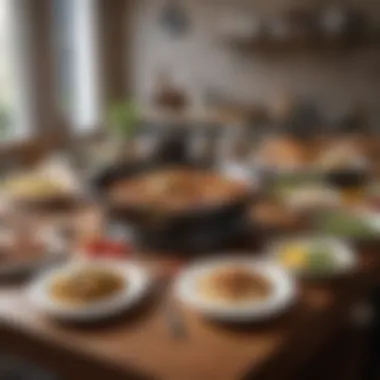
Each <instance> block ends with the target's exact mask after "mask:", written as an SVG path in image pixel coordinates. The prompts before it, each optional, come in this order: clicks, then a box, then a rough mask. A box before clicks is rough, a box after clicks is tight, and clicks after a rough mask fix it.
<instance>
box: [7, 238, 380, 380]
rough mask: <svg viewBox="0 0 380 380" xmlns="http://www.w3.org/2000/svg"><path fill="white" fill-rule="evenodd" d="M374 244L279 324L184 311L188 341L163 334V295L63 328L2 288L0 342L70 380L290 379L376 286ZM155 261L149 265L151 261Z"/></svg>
mask: <svg viewBox="0 0 380 380" xmlns="http://www.w3.org/2000/svg"><path fill="white" fill-rule="evenodd" d="M377 247H378V245H377V246H376V245H373V246H371V247H366V248H365V249H364V248H362V249H360V254H359V255H358V256H359V265H358V268H357V269H356V270H355V272H354V273H352V274H350V276H349V277H346V278H342V279H339V280H335V281H333V282H329V283H324V284H321V283H319V284H318V283H305V282H303V283H302V284H301V286H300V289H301V290H300V297H299V301H298V302H297V303H296V304H295V305H294V306H293V307H292V308H291V309H290V310H289V311H288V312H286V313H285V314H284V315H282V316H281V317H279V318H277V319H275V320H272V321H267V322H264V323H255V324H252V325H246V326H244V327H239V328H238V327H236V326H235V327H233V326H225V325H220V324H215V323H212V322H207V321H205V320H203V319H201V318H200V317H199V316H197V315H196V314H195V313H193V312H190V311H188V310H183V316H184V319H185V321H186V326H187V328H188V336H187V337H185V338H182V339H179V338H174V337H173V336H171V335H170V334H169V332H168V330H167V326H166V323H165V319H164V315H163V312H162V304H163V299H164V297H165V296H164V295H163V294H159V292H152V293H154V294H152V295H151V296H150V297H148V299H147V300H145V302H143V303H142V305H141V306H140V307H139V308H137V310H135V311H134V312H132V313H130V314H124V315H123V316H120V317H119V318H117V319H115V320H114V321H109V322H108V323H103V324H101V325H94V326H86V327H84V326H82V327H79V326H68V325H61V324H58V323H57V322H54V321H52V320H50V319H48V318H46V317H44V316H43V315H41V314H40V313H39V312H38V311H36V310H35V309H34V308H33V307H32V305H31V304H30V302H29V300H28V299H27V296H26V295H25V293H24V292H23V287H22V286H20V285H5V284H3V285H1V286H0V322H1V323H0V341H1V342H3V344H5V345H6V347H7V348H9V349H14V350H15V351H17V352H19V353H21V354H25V355H27V356H29V357H33V358H34V359H35V360H37V361H40V362H42V363H43V364H45V365H47V366H51V367H53V368H56V369H58V370H59V371H60V372H61V373H63V374H65V375H67V376H68V378H70V379H75V378H79V373H80V374H81V376H82V377H81V378H83V376H84V377H85V378H87V377H89V378H90V377H91V378H93V379H97V378H99V379H103V378H108V379H118V378H120V379H121V378H126V377H128V378H129V377H130V378H137V379H140V378H141V379H165V380H178V379H181V380H195V379H197V380H198V379H207V380H213V379H215V380H238V379H243V378H252V379H260V380H263V379H276V378H278V376H279V375H278V374H281V379H286V378H287V376H288V377H291V376H292V374H293V373H294V371H296V370H297V369H298V368H299V367H300V366H301V365H303V364H304V363H305V361H307V360H308V359H309V358H310V357H311V356H312V355H313V354H314V353H315V352H316V351H317V350H318V348H320V347H321V345H322V344H323V343H325V342H326V341H328V339H330V338H331V336H332V335H333V334H334V333H335V332H336V331H338V330H339V328H340V327H342V326H343V325H344V324H345V322H346V321H347V316H348V315H349V312H350V311H351V309H352V308H353V307H355V306H356V305H357V304H358V302H360V301H362V300H363V299H365V298H366V297H367V296H368V295H369V293H370V292H371V290H372V289H373V288H374V287H375V285H376V277H377V275H378V274H379V273H380V257H378V255H376V250H377ZM152 260H153V262H154V261H155V260H154V259H152Z"/></svg>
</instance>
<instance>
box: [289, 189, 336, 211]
mask: <svg viewBox="0 0 380 380" xmlns="http://www.w3.org/2000/svg"><path fill="white" fill-rule="evenodd" d="M282 197H283V199H284V201H285V203H286V204H287V205H288V206H289V207H291V208H292V209H294V210H305V209H317V210H318V209H322V210H323V209H328V208H333V207H338V206H339V205H340V204H341V197H340V194H339V193H338V192H337V191H335V190H334V189H332V188H329V187H318V186H314V187H313V186H301V187H299V188H296V189H289V190H285V191H284V192H283V194H282ZM313 198H314V199H313Z"/></svg>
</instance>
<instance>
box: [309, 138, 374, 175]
mask: <svg viewBox="0 0 380 380" xmlns="http://www.w3.org/2000/svg"><path fill="white" fill-rule="evenodd" d="M366 164H367V159H366V155H365V154H364V152H363V150H362V149H360V147H359V146H358V144H357V143H355V141H351V140H342V141H334V142H332V143H331V145H330V146H328V147H327V148H325V149H322V150H321V152H320V154H319V157H317V159H316V166H317V167H318V168H320V169H322V170H325V171H337V170H346V169H353V168H355V169H361V168H363V167H365V166H366Z"/></svg>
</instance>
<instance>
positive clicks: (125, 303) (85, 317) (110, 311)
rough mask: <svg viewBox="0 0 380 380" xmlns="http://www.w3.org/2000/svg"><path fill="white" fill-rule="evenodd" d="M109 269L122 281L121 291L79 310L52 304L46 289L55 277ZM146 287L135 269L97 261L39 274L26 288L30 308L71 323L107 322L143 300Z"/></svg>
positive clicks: (144, 274) (144, 278)
mask: <svg viewBox="0 0 380 380" xmlns="http://www.w3.org/2000/svg"><path fill="white" fill-rule="evenodd" d="M86 267H90V268H102V269H104V268H109V269H110V270H111V271H113V272H115V273H117V274H118V275H120V276H121V277H122V278H123V279H124V283H125V286H124V288H123V289H122V290H121V291H119V292H117V293H116V294H115V295H113V296H111V297H109V298H106V299H104V300H101V301H98V302H93V303H91V304H88V305H86V306H83V307H78V306H71V305H66V304H64V303H60V302H58V301H56V300H54V299H53V298H52V297H51V295H50V294H49V289H50V287H51V285H52V282H53V281H54V279H56V277H57V275H64V274H69V273H72V272H74V271H76V270H78V269H80V268H86ZM148 285H149V276H148V273H147V272H146V271H145V270H143V269H142V268H140V267H139V266H137V265H135V264H131V263H126V262H123V261H120V260H112V261H106V260H99V261H94V262H81V263H75V264H69V265H65V266H63V267H60V268H55V269H54V270H51V271H48V272H46V273H44V274H42V275H41V276H40V277H39V278H37V280H36V281H35V282H34V283H33V284H32V285H31V286H30V288H29V291H28V293H29V296H30V299H31V301H32V302H33V304H34V305H35V306H36V307H37V308H38V309H39V310H41V311H42V312H44V313H46V314H47V315H49V316H51V317H54V318H57V319H62V320H68V321H73V322H91V321H97V320H100V319H104V318H108V317H111V316H114V315H115V314H119V313H120V312H122V311H124V310H127V309H130V308H132V307H133V306H135V304H136V303H137V302H138V301H139V300H140V299H141V298H142V297H143V295H144V294H145V292H146V290H147V288H148Z"/></svg>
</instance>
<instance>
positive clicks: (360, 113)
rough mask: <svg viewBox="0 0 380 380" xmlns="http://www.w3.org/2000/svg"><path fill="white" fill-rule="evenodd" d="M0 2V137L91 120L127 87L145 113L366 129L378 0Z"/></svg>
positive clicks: (379, 61)
mask: <svg viewBox="0 0 380 380" xmlns="http://www.w3.org/2000/svg"><path fill="white" fill-rule="evenodd" d="M0 7H1V8H0V20H1V26H0V28H1V41H0V49H1V57H2V59H1V67H0V80H1V96H0V100H1V118H0V121H1V141H2V142H3V143H5V142H7V141H12V140H18V141H20V140H22V141H25V140H28V139H29V140H31V139H33V138H35V137H37V136H38V135H43V137H44V139H45V140H49V139H50V140H62V137H63V135H65V136H67V135H68V134H70V133H72V134H86V133H89V132H92V131H96V130H98V129H99V128H100V127H101V126H104V125H105V124H106V123H107V121H108V120H109V119H108V114H109V110H110V108H111V107H112V106H113V105H115V103H117V102H120V101H122V100H124V99H130V98H133V99H135V100H136V102H137V104H138V106H139V108H140V111H141V114H142V115H143V116H144V119H145V120H146V121H149V122H156V121H159V120H162V119H163V118H166V119H167V118H169V116H170V118H171V119H172V118H173V117H174V115H173V114H175V121H176V123H179V122H180V123H193V124H196V123H198V124H199V123H211V122H213V123H214V122H218V123H222V124H237V123H240V124H246V125H249V126H251V127H253V126H264V125H265V126H268V125H269V126H270V125H276V126H279V125H287V126H288V127H289V126H290V124H292V127H293V128H296V126H297V125H298V124H302V129H307V128H319V129H322V130H333V131H337V130H344V129H352V128H355V126H354V125H355V124H356V128H359V127H358V124H360V128H362V129H364V128H365V129H368V130H376V125H377V123H378V119H379V115H378V113H379V112H378V109H379V104H378V103H379V96H378V91H379V81H380V79H379V73H380V67H379V66H380V55H379V46H380V42H379V41H380V7H379V6H378V5H377V2H376V1H371V0H365V1H356V2H355V1H339V2H334V1H323V2H321V1H314V2H313V1H307V2H305V1H302V2H300V1H285V0H281V1H280V0H276V1H275V0H272V1H258V2H250V1H237V2H233V3H231V2H228V1H222V0H208V1H186V0H177V1H175V0H153V1H127V0H124V1H121V0H115V1H112V2H107V1H102V0H98V1H95V0H80V1H72V0H54V1H53V0H42V1H33V0H29V1H27V0H17V1H8V0H2V1H1V5H0ZM169 113H170V115H169ZM299 120H300V121H299ZM62 141H63V140H62ZM2 145H3V144H2Z"/></svg>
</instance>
